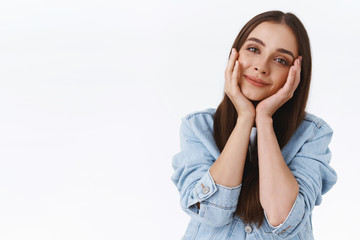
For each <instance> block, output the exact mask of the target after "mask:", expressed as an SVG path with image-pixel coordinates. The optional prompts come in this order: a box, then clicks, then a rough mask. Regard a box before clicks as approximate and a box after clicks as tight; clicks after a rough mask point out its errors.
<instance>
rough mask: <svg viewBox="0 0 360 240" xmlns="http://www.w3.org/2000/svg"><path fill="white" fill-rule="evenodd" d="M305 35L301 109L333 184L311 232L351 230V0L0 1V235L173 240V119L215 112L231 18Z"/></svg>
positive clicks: (179, 230) (354, 147)
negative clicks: (259, 20)
mask: <svg viewBox="0 0 360 240" xmlns="http://www.w3.org/2000/svg"><path fill="white" fill-rule="evenodd" d="M274 9H278V10H282V11H285V12H287V11H290V12H293V13H295V14H296V15H297V16H298V17H299V18H300V19H301V20H302V21H303V23H304V25H305V27H306V28H307V30H308V33H309V36H310V40H311V44H312V53H313V78H312V88H311V95H310V99H309V104H308V108H307V110H308V111H309V112H311V113H314V114H316V115H317V116H320V117H322V118H323V119H325V120H326V121H327V122H328V123H329V124H330V126H331V127H332V128H333V130H334V136H333V140H332V142H331V146H330V147H331V150H332V153H333V158H332V162H331V165H332V166H333V167H334V168H335V170H336V171H337V173H338V182H337V184H336V185H335V186H334V188H333V189H331V190H330V192H328V193H327V194H325V195H324V197H323V203H322V204H321V205H320V206H318V207H316V208H315V210H314V213H313V225H314V234H315V238H316V239H326V240H329V239H355V238H356V237H357V236H358V229H359V228H358V226H359V220H358V219H359V214H360V207H359V202H360V197H359V194H358V189H359V187H358V185H359V184H358V182H359V181H360V173H359V170H360V169H359V166H360V163H359V153H358V151H359V147H358V144H357V143H356V141H358V138H359V134H360V131H359V122H360V110H359V106H358V103H359V90H360V83H359V82H360V78H359V71H360V69H359V60H358V59H359V55H360V51H359V49H360V47H359V39H360V30H359V29H360V28H359V25H358V24H356V22H358V19H359V12H360V4H359V2H358V1H356V0H353V1H337V2H335V1H304V0H303V1H296V2H295V1H294V2H293V1H266V0H264V1H239V0H238V1H194V0H193V1H189V0H187V1H159V0H156V1H155V0H154V1H145V0H143V1H126V2H125V1H115V0H114V1H110V0H102V1H100V0H87V1H85V0H62V1H45V0H32V1H28V0H22V1H21V0H12V1H1V2H0V239H2V240H13V239H19V240H20V239H21V240H24V239H36V240H41V239H44V240H49V239H87V240H89V239H180V238H181V236H182V235H183V233H184V232H185V229H186V226H187V223H188V221H189V217H188V216H187V215H186V214H185V213H184V212H183V211H182V210H181V208H180V205H179V194H178V192H177V190H176V188H175V185H174V184H173V183H172V182H171V180H170V177H171V174H172V173H173V169H172V167H171V161H172V157H173V155H175V154H176V153H177V152H178V151H179V150H180V146H179V126H180V118H181V117H182V116H184V115H185V114H188V113H190V112H193V111H197V110H203V109H205V108H209V107H212V108H216V107H217V106H218V104H219V103H220V101H221V99H222V96H223V95H222V94H223V93H222V92H223V84H224V79H223V75H224V70H225V66H226V63H227V57H228V54H229V51H230V48H231V46H232V43H233V41H234V39H235V37H236V35H237V34H238V32H239V31H240V29H241V28H242V26H243V25H244V24H245V23H246V22H247V21H248V20H249V19H250V18H252V17H253V16H255V15H256V14H258V13H261V12H263V11H267V10H274Z"/></svg>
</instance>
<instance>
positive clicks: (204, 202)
mask: <svg viewBox="0 0 360 240" xmlns="http://www.w3.org/2000/svg"><path fill="white" fill-rule="evenodd" d="M202 203H203V204H207V205H213V206H215V207H218V208H221V209H224V210H232V209H233V208H235V207H236V205H234V206H230V207H224V206H221V205H218V204H216V203H212V202H209V201H203V202H202Z"/></svg>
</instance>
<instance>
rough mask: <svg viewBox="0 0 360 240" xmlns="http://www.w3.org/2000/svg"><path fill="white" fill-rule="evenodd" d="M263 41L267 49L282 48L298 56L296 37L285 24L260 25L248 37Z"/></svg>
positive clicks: (269, 23)
mask: <svg viewBox="0 0 360 240" xmlns="http://www.w3.org/2000/svg"><path fill="white" fill-rule="evenodd" d="M249 38H258V39H260V40H261V41H263V42H264V43H265V45H266V47H267V48H269V49H279V48H284V49H286V50H289V51H291V52H293V53H294V55H295V57H296V56H297V55H298V51H297V49H298V46H297V42H296V37H295V35H294V33H293V32H292V30H291V28H290V27H288V26H287V25H285V24H281V23H274V22H263V23H260V24H259V25H258V26H257V27H256V28H255V29H254V30H253V31H252V32H251V33H250V34H249V36H248V39H249Z"/></svg>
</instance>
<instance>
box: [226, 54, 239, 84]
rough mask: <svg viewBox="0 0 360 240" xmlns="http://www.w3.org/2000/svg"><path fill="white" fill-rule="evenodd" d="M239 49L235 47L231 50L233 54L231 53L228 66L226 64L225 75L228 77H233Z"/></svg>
mask: <svg viewBox="0 0 360 240" xmlns="http://www.w3.org/2000/svg"><path fill="white" fill-rule="evenodd" d="M237 55H238V53H237V51H236V49H235V48H233V49H232V50H231V55H230V58H229V61H228V63H227V66H226V69H225V76H226V77H227V78H230V77H231V74H232V71H233V69H234V65H235V60H236V58H237Z"/></svg>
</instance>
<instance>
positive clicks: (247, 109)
mask: <svg viewBox="0 0 360 240" xmlns="http://www.w3.org/2000/svg"><path fill="white" fill-rule="evenodd" d="M238 59H239V53H238V52H237V51H236V49H235V48H233V49H232V51H231V55H230V58H229V61H228V64H227V66H226V69H225V88H224V90H225V93H226V95H227V96H228V97H229V98H230V100H231V102H232V103H233V104H234V107H235V108H236V111H237V113H238V118H241V117H251V118H252V119H255V114H256V111H255V107H254V105H253V104H252V102H251V101H250V100H249V99H247V98H246V97H245V96H244V95H243V93H242V92H241V89H240V86H239V80H240V77H241V69H240V63H239V61H238Z"/></svg>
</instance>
